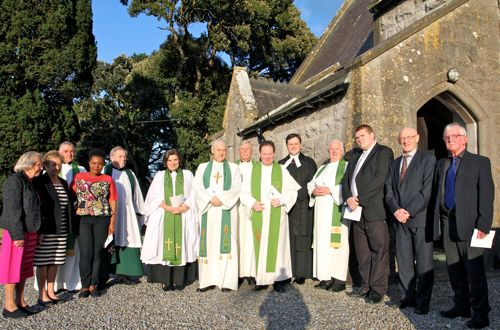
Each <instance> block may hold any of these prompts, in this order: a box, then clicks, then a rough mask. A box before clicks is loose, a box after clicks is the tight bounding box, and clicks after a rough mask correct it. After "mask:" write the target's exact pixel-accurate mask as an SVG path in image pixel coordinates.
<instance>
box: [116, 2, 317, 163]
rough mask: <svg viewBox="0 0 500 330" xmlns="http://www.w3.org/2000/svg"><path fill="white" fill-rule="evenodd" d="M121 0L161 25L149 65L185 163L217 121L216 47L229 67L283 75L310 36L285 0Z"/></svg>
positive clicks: (221, 70)
mask: <svg viewBox="0 0 500 330" xmlns="http://www.w3.org/2000/svg"><path fill="white" fill-rule="evenodd" d="M120 1H121V2H122V3H123V4H125V5H128V10H129V13H130V14H131V15H132V16H136V15H139V14H141V13H144V14H146V15H151V16H155V17H156V18H157V19H158V20H159V21H160V22H162V24H163V26H162V27H161V28H162V29H164V30H166V31H167V35H168V38H167V40H166V42H165V43H164V44H163V45H162V46H161V48H160V50H159V51H158V52H157V54H155V56H154V57H156V59H155V60H154V62H155V64H154V65H153V67H155V68H156V69H157V70H158V72H160V73H161V74H162V75H163V78H162V77H160V78H159V80H160V81H163V82H164V83H165V84H164V87H165V88H167V108H168V109H169V114H170V118H171V120H172V125H173V126H172V128H173V130H174V131H175V133H176V141H177V146H178V147H179V148H180V150H181V153H183V154H184V156H185V159H186V161H187V163H188V164H189V165H190V166H193V165H195V164H198V163H199V162H201V161H205V160H207V159H208V156H209V154H208V141H209V136H210V135H211V134H213V133H215V132H217V131H218V130H220V128H221V124H222V115H223V111H224V105H225V99H226V93H227V90H228V88H229V83H230V76H231V70H230V67H228V66H227V65H226V64H225V63H224V61H223V60H222V59H221V58H222V55H224V54H225V55H227V57H228V58H229V61H230V66H231V67H232V66H234V65H241V66H246V67H248V68H249V70H250V71H251V74H252V75H254V76H255V75H261V76H266V77H270V78H272V79H274V80H281V81H288V80H289V79H290V78H291V77H292V75H293V73H294V72H295V70H296V69H297V68H298V66H299V65H300V63H301V62H302V60H303V59H304V58H305V56H306V55H307V54H308V53H309V50H310V49H311V48H312V46H313V44H314V43H315V42H316V39H315V37H314V35H313V34H312V33H311V32H310V30H309V29H308V28H307V25H306V24H305V23H304V22H303V21H302V20H301V19H300V15H299V12H298V10H297V8H296V7H295V6H294V5H293V1H291V0H267V1H264V0H234V1H225V0H203V1H199V0H171V1H153V0H131V1H128V0H120ZM194 23H198V24H204V25H205V29H206V31H205V32H204V33H202V34H201V35H200V36H198V37H195V36H193V35H192V34H191V33H190V31H189V29H190V27H191V26H192V24H194ZM153 74H154V73H153Z"/></svg>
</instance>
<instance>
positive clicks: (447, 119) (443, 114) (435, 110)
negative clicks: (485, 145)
mask: <svg viewBox="0 0 500 330" xmlns="http://www.w3.org/2000/svg"><path fill="white" fill-rule="evenodd" d="M452 122H457V123H459V124H461V125H463V126H464V127H466V129H467V138H468V144H467V149H468V150H469V151H472V152H477V124H476V120H475V118H474V117H473V116H472V114H471V112H470V111H468V110H467V109H466V108H465V106H464V105H463V104H462V103H461V102H460V101H459V100H458V99H457V98H456V97H455V96H454V95H452V94H451V93H448V92H445V93H442V94H440V95H437V96H435V97H433V98H432V99H430V100H429V101H427V103H425V104H424V105H423V106H422V107H421V108H420V109H419V110H418V112H417V131H418V134H419V135H420V142H419V146H418V147H419V149H420V150H432V151H434V154H435V156H436V158H437V159H441V158H443V157H446V156H447V154H448V153H447V151H446V148H445V145H444V141H443V130H444V127H445V126H446V125H447V124H449V123H452Z"/></svg>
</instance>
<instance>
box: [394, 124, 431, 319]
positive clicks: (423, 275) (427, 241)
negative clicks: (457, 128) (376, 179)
mask: <svg viewBox="0 0 500 330" xmlns="http://www.w3.org/2000/svg"><path fill="white" fill-rule="evenodd" d="M419 139H420V136H419V135H418V133H417V130H416V129H414V128H403V129H402V130H401V132H400V133H399V138H398V141H399V144H400V145H401V147H402V149H403V155H402V156H400V157H398V158H397V159H396V160H395V161H393V162H392V164H391V167H390V170H389V176H388V177H387V181H386V182H385V203H386V205H387V208H388V209H389V212H390V213H391V214H392V215H393V218H394V221H393V222H392V223H393V224H394V226H395V228H396V258H397V261H398V273H399V285H400V288H401V292H402V294H403V299H402V300H401V304H400V305H399V308H401V309H403V308H406V307H415V313H417V314H427V313H429V303H430V300H431V294H432V286H433V284H434V271H433V268H434V266H433V261H432V248H433V244H432V241H433V236H432V235H430V234H431V233H432V232H430V231H429V230H426V228H430V229H432V228H433V225H432V223H430V224H429V225H428V224H427V219H431V218H430V217H427V213H428V212H427V211H428V205H429V200H430V198H431V192H432V178H433V175H434V167H435V165H436V158H435V157H434V155H433V154H432V153H427V152H422V151H419V150H418V149H417V147H418V141H419Z"/></svg>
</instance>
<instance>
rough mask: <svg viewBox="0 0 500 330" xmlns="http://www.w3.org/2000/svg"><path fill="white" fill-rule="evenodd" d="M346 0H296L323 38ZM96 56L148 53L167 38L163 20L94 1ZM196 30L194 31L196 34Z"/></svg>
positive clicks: (106, 0)
mask: <svg viewBox="0 0 500 330" xmlns="http://www.w3.org/2000/svg"><path fill="white" fill-rule="evenodd" d="M342 2H343V0H295V5H296V6H297V8H298V9H299V10H300V12H301V16H302V19H303V20H304V21H305V22H306V23H307V25H308V26H309V28H310V29H311V31H312V32H313V33H314V35H316V36H317V37H320V36H321V34H322V33H323V31H324V30H325V29H326V28H327V26H328V23H330V21H331V20H332V18H333V17H334V15H335V13H336V12H337V11H338V9H339V7H340V5H341V4H342ZM92 10H93V13H94V35H95V38H96V42H97V58H98V59H99V60H101V61H104V62H108V63H111V62H112V61H113V59H114V58H116V57H117V56H119V55H121V54H125V55H127V56H130V55H132V54H134V53H135V54H138V53H146V54H148V55H149V54H151V52H153V51H155V50H157V49H158V48H159V46H160V45H161V44H162V43H163V41H164V40H165V39H166V37H167V32H166V31H164V30H161V29H160V27H161V26H162V23H161V22H159V21H158V20H156V18H154V17H151V16H146V15H144V14H141V15H139V16H138V17H131V16H129V14H128V12H127V7H125V6H123V5H122V4H120V1H119V0H92ZM195 30H196V29H193V32H192V33H193V34H195Z"/></svg>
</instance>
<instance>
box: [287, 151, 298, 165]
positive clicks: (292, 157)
mask: <svg viewBox="0 0 500 330" xmlns="http://www.w3.org/2000/svg"><path fill="white" fill-rule="evenodd" d="M299 155H300V153H298V154H296V155H293V156H292V155H289V156H290V158H288V160H287V161H286V162H285V167H288V165H290V164H291V163H292V162H293V161H295V166H297V167H300V166H302V164H301V163H300V159H299Z"/></svg>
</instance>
